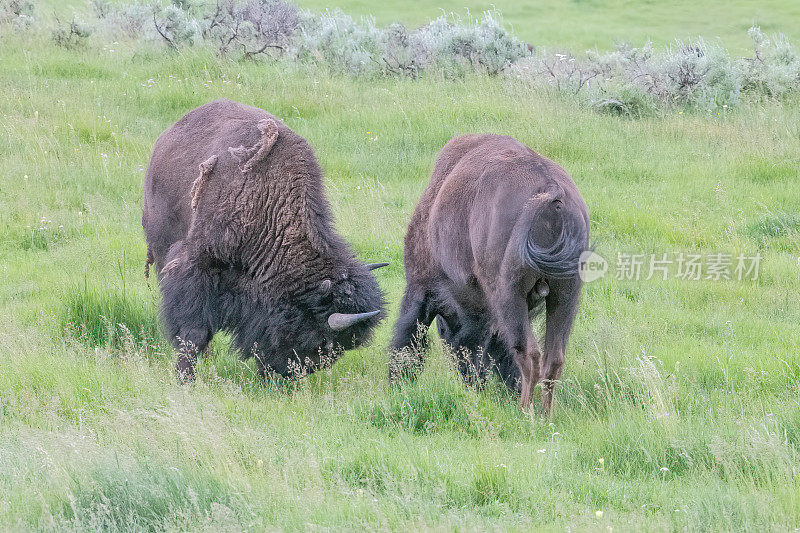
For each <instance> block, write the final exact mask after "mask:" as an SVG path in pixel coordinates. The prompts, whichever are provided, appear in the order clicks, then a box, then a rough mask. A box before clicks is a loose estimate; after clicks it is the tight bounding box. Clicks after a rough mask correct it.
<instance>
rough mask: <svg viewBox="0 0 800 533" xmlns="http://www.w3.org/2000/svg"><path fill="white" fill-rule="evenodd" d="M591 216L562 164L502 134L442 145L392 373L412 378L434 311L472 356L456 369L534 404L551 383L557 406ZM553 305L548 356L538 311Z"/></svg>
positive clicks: (411, 246) (413, 240)
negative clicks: (536, 323) (538, 330)
mask: <svg viewBox="0 0 800 533" xmlns="http://www.w3.org/2000/svg"><path fill="white" fill-rule="evenodd" d="M588 247H589V215H588V212H587V209H586V204H585V203H584V201H583V199H581V196H580V194H579V193H578V190H577V188H576V187H575V183H574V182H573V181H572V179H571V178H570V177H569V175H568V174H567V173H566V171H565V170H564V169H562V168H561V167H560V166H558V165H557V164H556V163H554V162H553V161H551V160H549V159H547V158H546V157H543V156H541V155H539V154H537V153H536V152H534V151H533V150H531V149H530V148H528V147H527V146H525V145H523V144H522V143H520V142H518V141H516V140H514V139H512V138H510V137H506V136H501V135H465V136H463V137H458V138H456V139H453V140H451V141H450V142H448V143H447V145H445V147H444V148H443V149H442V151H441V153H440V154H439V157H438V159H437V160H436V164H435V166H434V169H433V174H432V176H431V181H430V184H429V185H428V188H427V189H426V190H425V192H424V193H423V195H422V198H421V199H420V201H419V203H418V204H417V207H416V209H415V211H414V214H413V216H412V218H411V222H410V224H409V227H408V232H407V234H406V237H405V258H404V259H405V269H406V290H405V294H404V296H403V302H402V305H401V310H400V317H399V319H398V320H397V323H396V325H395V331H394V337H393V340H392V353H393V356H392V358H391V361H390V379H391V380H392V381H394V380H396V379H397V378H398V377H402V376H407V377H411V378H413V377H414V375H415V374H416V373H417V372H418V371H419V368H420V367H421V356H422V353H421V352H422V351H424V348H425V344H426V331H427V328H428V326H430V324H431V322H432V321H433V320H434V319H436V320H437V325H438V328H439V333H440V336H441V337H442V339H443V340H444V342H445V343H446V344H448V345H450V347H451V348H452V349H453V350H454V351H455V352H456V353H457V354H467V357H466V358H465V357H462V358H461V359H460V362H459V370H460V372H461V373H462V374H464V376H465V377H467V378H477V379H478V380H479V381H482V380H483V379H484V378H485V376H486V375H487V373H488V371H489V370H490V369H492V370H494V371H495V372H496V373H497V374H498V375H499V376H500V378H501V379H502V380H504V381H505V382H506V384H507V385H509V387H512V388H514V389H516V390H517V391H519V393H520V403H521V404H522V406H523V407H524V408H527V407H528V406H529V405H530V403H531V401H532V398H533V390H534V387H535V386H536V384H537V383H538V382H539V381H540V380H541V381H543V389H542V396H541V403H540V407H539V409H540V411H541V412H543V413H548V412H549V411H550V409H551V406H552V401H553V386H554V381H555V380H557V379H559V377H560V376H561V370H562V367H563V365H564V348H565V346H566V343H567V338H568V336H569V333H570V330H571V328H572V323H573V320H574V318H575V315H576V313H577V307H578V297H579V294H580V289H581V278H580V276H579V262H580V257H581V254H582V253H583V252H584V251H585V250H587V249H588ZM542 308H544V309H545V311H546V332H545V339H544V354H542V351H541V350H540V348H539V344H538V343H537V341H536V339H535V337H534V335H533V332H532V328H531V320H532V318H533V317H534V316H535V314H536V313H537V312H538V311H539V310H541V309H542Z"/></svg>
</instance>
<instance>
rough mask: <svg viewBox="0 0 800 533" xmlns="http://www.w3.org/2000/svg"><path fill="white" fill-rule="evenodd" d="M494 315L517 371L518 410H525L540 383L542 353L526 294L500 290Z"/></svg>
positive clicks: (510, 289)
mask: <svg viewBox="0 0 800 533" xmlns="http://www.w3.org/2000/svg"><path fill="white" fill-rule="evenodd" d="M494 314H495V317H496V319H497V321H498V328H499V329H500V331H501V333H502V334H503V336H504V338H505V341H506V343H507V345H508V346H509V348H510V350H511V354H512V356H513V358H514V363H516V365H517V368H518V369H519V374H520V401H519V402H520V406H521V407H522V408H523V409H527V408H528V407H529V406H530V404H531V401H532V400H533V392H534V389H535V388H536V384H537V383H538V382H539V375H540V364H541V363H540V360H541V351H540V350H539V344H538V343H537V342H536V338H535V337H534V335H533V330H532V329H531V323H530V319H529V318H528V302H527V295H526V293H524V292H523V291H519V290H516V289H515V288H509V289H508V290H501V291H500V294H498V295H497V297H496V298H495V299H494Z"/></svg>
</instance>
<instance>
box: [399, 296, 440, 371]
mask: <svg viewBox="0 0 800 533" xmlns="http://www.w3.org/2000/svg"><path fill="white" fill-rule="evenodd" d="M433 317H434V315H433V313H432V312H431V310H430V305H429V303H428V298H427V296H426V295H425V294H424V293H422V294H421V293H419V292H414V291H409V290H408V289H406V293H405V295H404V296H403V302H402V304H401V305H400V317H399V318H398V319H397V323H396V324H395V328H394V337H393V338H392V346H391V352H392V353H391V356H390V359H389V381H390V382H394V381H396V380H397V379H398V378H409V379H414V378H415V377H416V376H417V374H418V373H419V371H420V369H421V368H422V365H423V363H424V356H425V350H426V349H427V341H428V338H427V332H428V328H429V327H430V325H431V322H433Z"/></svg>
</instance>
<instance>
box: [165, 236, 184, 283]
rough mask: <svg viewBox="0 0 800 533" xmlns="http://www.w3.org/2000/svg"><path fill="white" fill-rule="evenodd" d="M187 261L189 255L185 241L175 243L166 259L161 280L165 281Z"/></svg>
mask: <svg viewBox="0 0 800 533" xmlns="http://www.w3.org/2000/svg"><path fill="white" fill-rule="evenodd" d="M187 260H188V253H187V252H186V246H185V243H184V242H183V241H178V242H176V243H173V244H172V246H170V247H169V251H168V252H167V256H166V258H165V259H164V268H162V269H161V272H160V273H159V274H160V275H161V278H162V279H163V278H165V277H167V276H169V275H170V274H171V273H173V272H175V271H176V270H178V269H179V268H180V267H181V265H183V264H185V263H186V261H187Z"/></svg>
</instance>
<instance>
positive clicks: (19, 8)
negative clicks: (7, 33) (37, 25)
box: [0, 0, 34, 30]
mask: <svg viewBox="0 0 800 533" xmlns="http://www.w3.org/2000/svg"><path fill="white" fill-rule="evenodd" d="M33 14H34V7H33V2H32V1H31V0H0V25H6V24H10V25H11V26H12V27H13V28H14V29H17V30H21V29H25V28H27V27H28V26H30V25H31V24H33V22H34V18H33Z"/></svg>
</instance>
